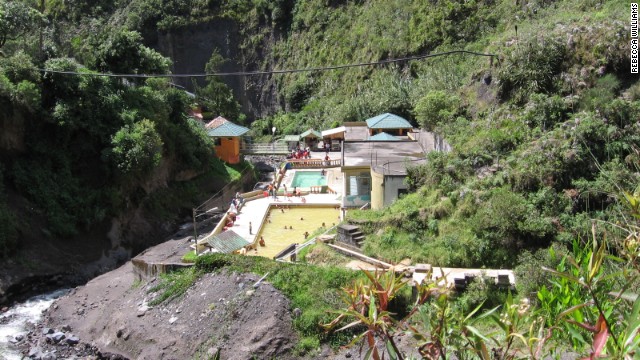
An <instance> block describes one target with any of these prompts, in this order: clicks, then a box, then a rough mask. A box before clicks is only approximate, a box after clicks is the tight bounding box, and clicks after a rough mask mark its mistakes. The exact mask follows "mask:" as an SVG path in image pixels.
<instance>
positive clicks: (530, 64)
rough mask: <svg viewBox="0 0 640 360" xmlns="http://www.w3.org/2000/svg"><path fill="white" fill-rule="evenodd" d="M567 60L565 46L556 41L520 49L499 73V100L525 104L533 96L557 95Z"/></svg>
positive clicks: (514, 51) (508, 59) (530, 44)
mask: <svg viewBox="0 0 640 360" xmlns="http://www.w3.org/2000/svg"><path fill="white" fill-rule="evenodd" d="M565 56H566V48H565V45H564V44H563V43H562V42H561V41H559V40H556V39H550V38H542V39H534V40H532V41H531V42H529V43H526V44H518V45H516V46H515V47H514V48H513V49H512V50H511V52H510V53H509V54H508V55H507V57H506V58H505V59H504V63H503V64H502V66H501V67H500V70H499V71H498V81H499V82H498V93H499V96H500V97H501V98H502V99H505V100H506V99H513V100H514V101H515V102H516V103H519V104H523V103H526V102H527V100H528V98H529V94H535V93H547V94H548V93H553V92H554V91H555V89H556V88H557V86H556V80H557V76H558V75H559V74H560V72H561V71H562V69H563V66H564V60H565Z"/></svg>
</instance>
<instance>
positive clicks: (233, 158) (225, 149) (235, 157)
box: [216, 137, 240, 164]
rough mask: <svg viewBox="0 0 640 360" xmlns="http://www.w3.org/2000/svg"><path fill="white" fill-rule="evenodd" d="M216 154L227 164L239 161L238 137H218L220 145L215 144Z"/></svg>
mask: <svg viewBox="0 0 640 360" xmlns="http://www.w3.org/2000/svg"><path fill="white" fill-rule="evenodd" d="M216 155H217V156H218V158H219V159H220V160H222V161H225V162H227V163H229V164H237V163H239V162H240V138H238V137H232V138H226V137H225V138H220V145H218V146H216Z"/></svg>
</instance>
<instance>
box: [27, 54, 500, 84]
mask: <svg viewBox="0 0 640 360" xmlns="http://www.w3.org/2000/svg"><path fill="white" fill-rule="evenodd" d="M454 54H456V55H457V54H468V55H474V56H486V57H494V56H497V55H496V54H485V53H479V52H475V51H467V50H453V51H446V52H442V53H436V54H423V55H416V56H409V57H404V58H395V59H386V60H380V61H370V62H364V63H355V64H344V65H333V66H323V67H313V68H304V69H285V70H270V71H238V72H215V73H204V74H112V73H95V72H77V71H61V70H49V69H38V71H40V72H43V73H52V74H65V75H84V76H105V77H123V78H144V79H148V78H203V77H212V76H254V75H270V74H293V73H301V72H311V71H327V70H338V69H345V68H352V67H362V66H372V65H382V64H390V63H397V62H403V61H411V60H421V59H428V58H432V57H438V56H446V55H454Z"/></svg>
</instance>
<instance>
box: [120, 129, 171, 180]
mask: <svg viewBox="0 0 640 360" xmlns="http://www.w3.org/2000/svg"><path fill="white" fill-rule="evenodd" d="M111 144H112V145H113V148H112V149H111V153H112V155H113V159H114V161H115V165H116V167H117V168H118V170H120V171H121V172H122V173H123V174H124V175H126V176H130V177H144V176H145V175H146V174H148V173H149V172H150V171H151V170H153V168H155V167H156V166H158V164H159V163H160V159H161V158H162V145H163V143H162V139H161V138H160V134H158V132H157V131H156V128H155V124H154V123H153V122H152V121H151V120H148V119H144V120H142V121H140V122H137V123H134V124H133V125H125V126H123V127H122V128H121V129H120V130H118V132H117V133H116V134H115V135H114V136H113V138H112V140H111Z"/></svg>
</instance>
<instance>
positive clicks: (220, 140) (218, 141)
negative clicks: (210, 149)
mask: <svg viewBox="0 0 640 360" xmlns="http://www.w3.org/2000/svg"><path fill="white" fill-rule="evenodd" d="M213 145H215V146H220V145H222V139H220V138H213Z"/></svg>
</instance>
